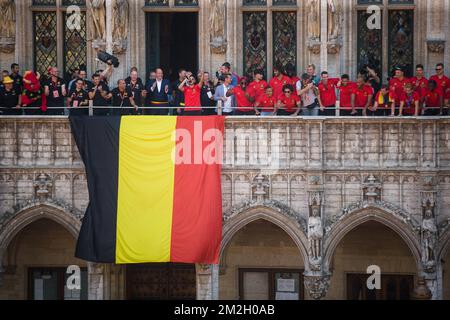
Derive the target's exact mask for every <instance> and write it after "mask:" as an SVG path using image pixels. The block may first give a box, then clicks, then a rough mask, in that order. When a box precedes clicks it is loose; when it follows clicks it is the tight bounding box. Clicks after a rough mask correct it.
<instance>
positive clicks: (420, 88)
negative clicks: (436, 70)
mask: <svg viewBox="0 0 450 320" xmlns="http://www.w3.org/2000/svg"><path fill="white" fill-rule="evenodd" d="M423 69H424V68H423V65H421V64H418V65H417V66H416V75H415V76H414V77H412V78H411V80H410V81H411V83H412V84H413V86H414V91H416V92H417V93H418V94H419V96H420V98H421V99H423V98H424V96H425V93H426V91H427V88H428V80H427V78H425V77H424V71H423Z"/></svg>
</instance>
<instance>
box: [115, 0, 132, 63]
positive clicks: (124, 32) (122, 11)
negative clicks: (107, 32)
mask: <svg viewBox="0 0 450 320" xmlns="http://www.w3.org/2000/svg"><path fill="white" fill-rule="evenodd" d="M113 3H114V4H113V15H112V25H113V30H114V32H113V42H114V43H113V52H114V54H122V53H124V52H125V51H126V50H127V47H128V29H129V14H130V9H129V4H128V0H114V1H113Z"/></svg>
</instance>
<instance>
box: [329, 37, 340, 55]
mask: <svg viewBox="0 0 450 320" xmlns="http://www.w3.org/2000/svg"><path fill="white" fill-rule="evenodd" d="M341 48H342V40H333V41H330V42H328V43H327V52H328V54H338V53H339V52H340V51H341Z"/></svg>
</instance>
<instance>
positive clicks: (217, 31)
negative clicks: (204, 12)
mask: <svg viewBox="0 0 450 320" xmlns="http://www.w3.org/2000/svg"><path fill="white" fill-rule="evenodd" d="M209 4H210V7H211V14H210V16H209V24H210V30H211V47H212V50H213V52H215V53H224V52H225V49H226V35H225V28H226V22H225V21H226V0H209Z"/></svg>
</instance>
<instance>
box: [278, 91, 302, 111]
mask: <svg viewBox="0 0 450 320" xmlns="http://www.w3.org/2000/svg"><path fill="white" fill-rule="evenodd" d="M278 101H280V102H281V103H282V104H284V105H285V106H284V107H281V109H284V110H286V111H287V112H289V113H294V112H295V109H296V108H297V103H298V102H299V101H300V98H299V97H298V95H296V94H292V93H291V96H290V97H286V95H285V94H284V93H283V94H281V95H280V96H279V97H278Z"/></svg>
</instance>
